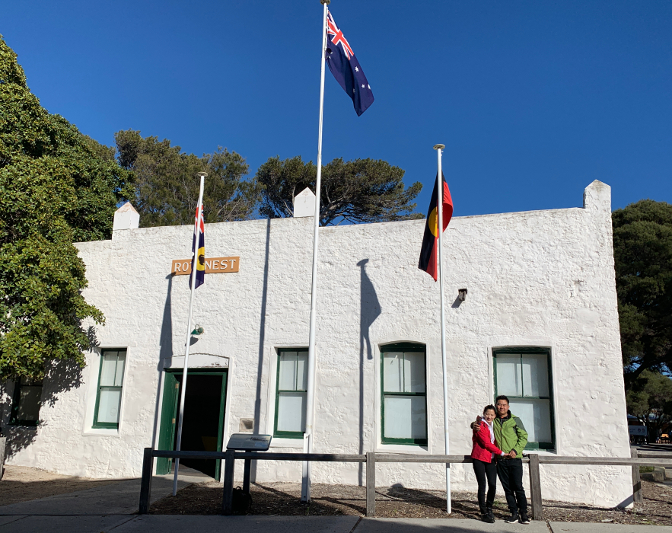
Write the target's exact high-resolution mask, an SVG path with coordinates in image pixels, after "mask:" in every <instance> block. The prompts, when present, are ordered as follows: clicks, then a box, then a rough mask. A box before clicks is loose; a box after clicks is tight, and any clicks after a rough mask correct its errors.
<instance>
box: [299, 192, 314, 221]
mask: <svg viewBox="0 0 672 533" xmlns="http://www.w3.org/2000/svg"><path fill="white" fill-rule="evenodd" d="M312 216H315V195H314V194H313V191H311V190H310V189H309V188H308V187H306V188H305V189H303V190H302V191H301V192H300V193H299V194H297V195H296V196H295V197H294V218H302V217H312Z"/></svg>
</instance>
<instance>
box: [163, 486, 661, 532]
mask: <svg viewBox="0 0 672 533" xmlns="http://www.w3.org/2000/svg"><path fill="white" fill-rule="evenodd" d="M250 492H251V494H252V506H251V508H250V509H249V511H248V514H252V515H314V516H315V515H316V516H326V515H355V516H363V515H364V513H365V511H366V492H365V488H364V487H356V486H351V485H320V484H318V485H313V486H312V489H311V496H312V501H311V503H310V504H302V503H301V502H300V501H299V500H300V496H301V485H300V484H299V483H264V484H262V485H260V484H253V485H252V486H251V488H250ZM642 492H643V495H644V502H643V503H641V504H636V505H635V508H634V509H632V510H625V511H624V510H620V509H600V508H595V507H588V506H584V505H579V504H572V503H564V502H556V501H549V500H546V501H544V519H545V520H558V521H563V522H606V523H614V524H658V525H672V486H666V485H662V484H657V483H652V482H649V481H642ZM221 505H222V486H221V485H220V484H219V483H217V482H209V483H199V484H196V485H191V486H189V487H186V488H184V489H182V490H180V491H179V492H178V493H177V495H176V496H168V497H166V498H163V499H162V500H159V501H158V502H156V503H154V504H153V505H152V507H151V508H150V513H151V514H218V513H219V512H220V510H221ZM445 507H446V499H445V493H442V492H440V491H424V490H413V489H407V488H403V487H392V488H390V489H387V490H386V489H377V490H376V516H377V517H381V518H447V517H448V516H447V515H446V512H445ZM452 511H453V512H452V513H451V515H450V518H474V519H478V517H479V515H478V505H477V504H476V495H475V494H473V493H468V492H455V493H453V506H452ZM494 511H495V517H496V518H497V519H500V520H501V519H504V518H506V517H507V516H508V510H507V508H506V502H505V501H504V500H503V499H498V500H496V501H495V509H494Z"/></svg>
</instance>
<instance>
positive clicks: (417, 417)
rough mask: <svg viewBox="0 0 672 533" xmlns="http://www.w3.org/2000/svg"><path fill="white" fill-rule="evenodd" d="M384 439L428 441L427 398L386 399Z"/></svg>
mask: <svg viewBox="0 0 672 533" xmlns="http://www.w3.org/2000/svg"><path fill="white" fill-rule="evenodd" d="M384 437H386V438H388V439H426V438H427V416H426V413H425V397H424V396H410V397H409V396H406V397H403V396H387V397H385V435H384Z"/></svg>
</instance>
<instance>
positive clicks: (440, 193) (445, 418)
mask: <svg viewBox="0 0 672 533" xmlns="http://www.w3.org/2000/svg"><path fill="white" fill-rule="evenodd" d="M445 147H446V146H445V145H443V144H437V145H436V146H434V150H436V155H437V161H438V166H439V170H438V172H437V177H436V189H437V191H438V196H437V198H438V201H439V206H438V210H437V211H438V215H439V217H438V219H439V220H438V221H437V222H438V226H437V229H438V233H439V243H438V246H439V292H440V293H441V364H442V366H443V432H444V440H445V446H446V452H445V453H446V455H448V454H449V453H450V438H449V436H448V371H447V368H446V316H445V314H446V311H445V303H444V299H443V258H442V255H443V254H442V246H441V244H442V242H443V238H442V234H443V170H442V169H441V154H442V153H443V149H444V148H445ZM446 512H447V513H448V514H450V513H451V502H450V463H446Z"/></svg>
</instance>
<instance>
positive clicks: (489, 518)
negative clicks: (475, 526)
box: [481, 513, 495, 524]
mask: <svg viewBox="0 0 672 533" xmlns="http://www.w3.org/2000/svg"><path fill="white" fill-rule="evenodd" d="M481 520H483V522H485V523H487V524H494V523H495V516H494V515H493V514H492V513H483V514H482V515H481Z"/></svg>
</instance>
